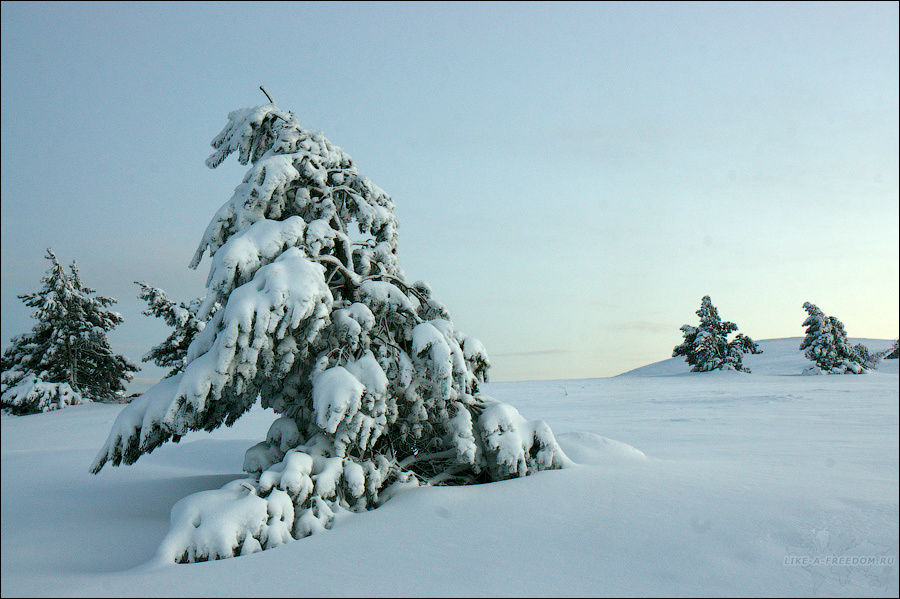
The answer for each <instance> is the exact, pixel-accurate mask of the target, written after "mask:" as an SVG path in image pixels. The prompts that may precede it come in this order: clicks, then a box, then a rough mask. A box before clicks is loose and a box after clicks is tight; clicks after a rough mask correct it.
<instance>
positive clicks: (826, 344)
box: [800, 302, 879, 374]
mask: <svg viewBox="0 0 900 599" xmlns="http://www.w3.org/2000/svg"><path fill="white" fill-rule="evenodd" d="M803 309H804V310H806V313H807V317H806V320H804V321H803V326H804V327H806V335H805V336H804V338H803V341H801V342H800V349H801V350H805V351H804V355H806V357H807V358H809V359H810V360H812V361H813V362H815V366H812V367H810V368H809V369H807V371H806V372H808V373H823V374H862V373H864V372H866V371H867V370H871V369H872V368H874V367H875V365H876V364H877V362H878V359H879V356H877V355H874V354H873V353H872V352H870V351H869V349H868V348H867V347H865V346H864V345H861V344H860V345H857V346H855V347H851V346H850V342H849V341H848V340H847V332H846V331H845V330H844V323H842V322H841V321H840V320H838V319H837V318H835V317H834V316H826V315H825V313H824V312H822V310H820V309H819V307H818V306H816V305H815V304H811V303H810V302H805V303H804V304H803Z"/></svg>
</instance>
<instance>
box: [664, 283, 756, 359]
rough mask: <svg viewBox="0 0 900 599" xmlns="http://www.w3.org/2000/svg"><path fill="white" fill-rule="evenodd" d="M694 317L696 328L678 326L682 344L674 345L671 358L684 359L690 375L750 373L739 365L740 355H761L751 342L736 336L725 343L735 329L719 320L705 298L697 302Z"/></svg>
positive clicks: (748, 338)
mask: <svg viewBox="0 0 900 599" xmlns="http://www.w3.org/2000/svg"><path fill="white" fill-rule="evenodd" d="M697 316H699V317H700V326H696V327H695V326H691V325H689V324H686V325H684V326H682V327H681V332H682V334H683V335H684V342H682V343H681V344H680V345H677V346H675V349H674V350H672V357H678V356H684V357H685V360H686V361H687V363H688V364H690V365H691V371H692V372H708V371H710V370H737V371H740V372H750V369H749V368H747V367H746V366H744V365H743V357H744V353H745V352H747V353H751V354H759V353H762V351H761V350H760V349H759V347H757V345H756V343H754V342H753V339H751V338H750V337H747V336H746V335H744V334H738V335H736V336H735V337H734V339H732V340H731V341H729V340H728V335H730V334H731V333H734V332H736V331H737V330H738V326H737V325H736V324H734V323H733V322H730V321H727V320H726V321H723V320H722V319H721V318H719V311H718V310H717V309H716V307H715V306H714V305H713V304H712V300H710V298H709V296H708V295H705V296H703V299H702V300H700V309H699V310H697Z"/></svg>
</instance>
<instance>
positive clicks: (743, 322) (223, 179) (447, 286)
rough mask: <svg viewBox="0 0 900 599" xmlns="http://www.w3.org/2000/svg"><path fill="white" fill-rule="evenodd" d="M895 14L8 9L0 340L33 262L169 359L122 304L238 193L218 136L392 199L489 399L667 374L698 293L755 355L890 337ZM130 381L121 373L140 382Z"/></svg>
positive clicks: (175, 285)
mask: <svg viewBox="0 0 900 599" xmlns="http://www.w3.org/2000/svg"><path fill="white" fill-rule="evenodd" d="M897 23H898V5H897V3H881V4H861V3H851V4H836V3H827V4H815V3H801V4H774V3H761V4H721V3H715V4H677V3H665V4H636V3H626V4H574V5H573V4H562V3H552V4H483V3H474V4H438V3H427V4H357V3H353V4H336V3H334V4H333V3H326V4H314V3H296V4H295V3H275V4H238V3H225V4H214V3H202V4H187V3H177V4H164V3H152V4H137V3H128V4H99V5H98V4H70V3H65V4H50V3H39V4H29V3H7V2H5V3H3V5H2V42H0V43H2V242H0V247H2V256H0V257H2V298H0V299H2V343H3V346H4V347H6V346H7V345H8V342H9V338H10V337H11V336H13V335H15V334H17V333H21V332H24V331H25V330H28V329H29V328H30V327H31V326H32V324H33V322H32V321H31V320H30V319H29V317H28V310H27V308H26V307H25V306H24V305H22V304H21V302H20V301H19V300H18V299H16V294H20V293H26V292H29V291H32V290H34V289H35V288H36V287H37V285H38V280H39V278H40V276H41V274H42V273H43V271H44V270H45V269H46V262H45V260H44V259H43V254H44V248H45V247H47V246H52V247H53V248H54V250H55V251H56V252H57V254H58V255H59V256H60V258H61V260H63V261H65V262H69V261H71V260H72V259H73V258H75V259H77V260H78V261H79V264H80V266H81V269H82V274H83V278H84V279H85V281H86V282H87V283H88V284H90V285H92V286H94V287H96V288H97V289H98V290H99V291H100V292H102V293H104V294H107V295H112V296H114V297H117V298H118V299H119V304H118V309H119V311H120V312H122V313H123V315H124V316H125V318H126V322H125V323H124V324H123V325H121V326H120V327H119V329H117V331H116V332H115V333H114V334H113V335H112V337H111V338H112V340H113V341H114V346H115V348H116V349H117V350H118V351H121V352H123V353H125V354H126V355H128V356H129V357H131V358H132V359H134V360H137V359H139V358H140V356H141V355H143V354H144V353H145V352H146V351H147V350H148V349H149V347H151V346H152V345H153V344H155V343H157V342H159V341H160V340H161V339H162V338H164V337H165V335H166V329H165V327H164V325H163V324H162V323H160V322H155V321H154V320H153V319H151V318H148V317H145V316H142V315H141V314H140V310H141V309H142V308H143V305H142V303H141V302H140V301H139V300H137V298H136V296H135V292H136V288H135V286H134V285H133V284H132V281H133V280H145V281H147V282H149V283H151V284H155V285H158V286H161V287H163V288H164V289H166V290H167V291H169V293H170V294H171V295H172V296H174V297H178V298H182V299H187V298H190V297H193V296H196V295H199V294H200V293H201V292H202V284H203V282H204V280H205V276H206V268H207V265H208V262H204V263H203V264H201V267H200V270H198V271H197V272H194V271H190V270H188V269H187V263H188V261H189V259H190V257H191V255H192V253H193V250H194V248H195V247H196V244H197V242H198V241H199V239H200V235H201V234H202V232H203V229H204V228H205V226H206V223H207V222H208V220H209V218H210V217H211V216H212V214H213V213H214V212H215V210H216V209H217V208H218V207H219V206H220V205H221V204H222V203H223V202H225V201H226V200H227V199H228V198H229V197H230V195H231V190H232V189H233V188H234V186H235V185H237V184H238V183H239V182H240V179H241V177H242V175H243V172H244V168H243V167H240V166H239V165H237V164H236V163H235V162H234V161H233V160H229V162H227V163H226V164H224V165H223V166H221V167H220V168H218V169H216V170H209V169H207V168H206V167H205V166H204V163H203V161H204V159H205V158H206V156H207V155H208V153H209V146H208V144H209V140H210V139H212V137H213V136H214V135H215V134H216V133H217V132H218V131H219V129H220V128H221V127H222V125H223V124H224V122H225V116H226V114H227V113H228V111H230V110H233V109H235V108H239V107H242V106H249V105H253V104H259V103H263V102H264V97H263V96H262V94H261V93H260V92H259V91H258V90H257V86H258V85H260V84H264V85H266V86H267V87H268V89H269V90H270V91H271V92H272V94H273V95H274V97H275V98H276V100H277V101H278V103H279V105H281V106H282V107H283V108H285V109H289V110H292V111H294V112H295V113H296V114H297V115H298V116H299V117H300V119H301V122H303V123H304V124H305V125H306V126H308V127H310V128H313V129H321V130H323V131H324V132H325V134H326V135H327V136H328V137H329V138H330V139H331V140H332V141H333V142H334V143H336V144H338V145H340V146H342V147H343V148H344V149H345V150H347V152H348V153H350V155H352V156H353V157H354V158H355V159H356V162H357V164H358V166H359V168H360V171H361V172H362V173H364V174H365V175H367V176H368V177H369V178H370V179H372V181H374V182H375V183H376V184H378V185H379V186H381V187H382V188H384V189H385V190H386V191H387V192H388V193H390V194H391V195H392V196H393V197H394V201H395V203H396V206H397V215H398V218H399V221H400V234H401V245H400V252H401V254H400V256H401V263H402V264H403V266H404V268H405V270H406V273H407V275H408V277H410V278H412V279H424V280H426V281H428V282H429V283H430V284H431V285H432V287H433V288H434V289H435V291H436V293H437V294H438V296H439V298H440V299H441V300H442V301H443V302H444V303H445V304H446V305H447V306H448V308H449V309H450V312H451V314H452V315H453V317H454V320H455V322H456V324H457V326H458V328H460V329H462V330H464V331H466V332H467V333H469V334H472V335H474V336H476V337H479V338H480V339H481V340H482V341H483V342H484V343H485V345H486V347H487V349H488V352H489V353H490V354H491V356H492V359H493V361H494V363H495V368H494V371H493V375H494V377H495V379H497V380H509V379H525V378H574V377H591V376H605V375H613V374H617V373H619V372H622V371H624V370H627V369H630V368H633V367H637V366H641V365H643V364H646V363H648V362H653V361H656V360H660V359H664V358H666V357H668V356H669V355H670V354H671V350H672V347H673V346H674V345H675V344H676V343H678V342H679V340H680V337H681V335H680V332H679V330H678V329H679V327H680V326H681V325H682V324H683V323H686V322H690V323H694V322H695V319H696V317H695V315H694V311H695V310H696V309H697V308H698V306H699V303H700V297H701V296H703V295H705V294H710V295H711V296H712V299H713V303H714V304H716V305H717V306H718V307H719V311H720V314H721V315H722V316H723V318H726V319H729V320H733V321H735V322H736V323H737V324H738V325H739V326H740V328H741V331H743V332H745V333H747V334H749V335H751V336H752V337H754V338H770V337H788V336H798V335H800V334H802V328H801V326H800V325H801V322H802V321H803V318H804V316H805V313H804V312H803V310H802V309H801V305H802V304H803V302H804V301H807V300H809V301H812V302H814V303H816V304H818V305H819V306H820V307H821V308H822V309H823V310H824V311H825V312H827V313H829V314H834V315H836V316H838V317H839V318H841V319H842V320H843V321H844V324H845V325H846V327H847V330H848V332H849V333H850V335H851V336H859V337H882V338H886V337H896V336H897V334H898V208H897V204H898V76H897V73H898V26H897ZM159 373H160V371H159V369H156V368H153V367H147V368H145V370H144V371H143V372H142V373H139V375H138V376H139V377H142V378H144V379H151V378H154V377H157V376H158V375H159Z"/></svg>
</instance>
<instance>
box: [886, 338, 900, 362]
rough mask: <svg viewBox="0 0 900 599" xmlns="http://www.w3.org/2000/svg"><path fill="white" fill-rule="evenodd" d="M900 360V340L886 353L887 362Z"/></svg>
mask: <svg viewBox="0 0 900 599" xmlns="http://www.w3.org/2000/svg"><path fill="white" fill-rule="evenodd" d="M897 358H900V339H898V340H895V341H894V345H892V346H891V347H890V348H889V349H888V350H887V352H886V353H885V356H884V359H885V360H896V359H897Z"/></svg>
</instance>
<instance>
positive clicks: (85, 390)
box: [0, 249, 138, 414]
mask: <svg viewBox="0 0 900 599" xmlns="http://www.w3.org/2000/svg"><path fill="white" fill-rule="evenodd" d="M46 258H47V259H48V260H49V261H50V268H49V270H48V271H47V273H46V274H45V275H44V277H43V278H42V279H41V282H42V287H41V289H40V290H39V291H37V292H35V293H30V294H27V295H20V296H19V298H20V299H21V300H23V301H24V302H25V305H26V306H28V307H30V308H34V312H33V313H32V316H33V317H34V318H35V319H37V321H38V322H37V324H36V325H35V326H34V328H33V329H32V330H31V332H30V333H26V334H24V335H19V336H17V337H15V338H13V340H12V346H11V347H10V348H9V349H7V350H6V351H5V352H4V354H3V358H2V363H3V364H2V366H3V375H2V395H0V404H2V405H3V407H4V408H7V409H9V410H10V411H12V412H13V413H19V414H27V413H34V412H41V411H47V410H52V409H58V408H61V407H64V406H65V405H68V404H73V403H81V402H82V401H85V400H86V399H87V398H91V399H95V400H101V401H106V400H115V399H118V398H119V397H120V396H121V392H122V391H124V390H125V386H124V382H127V381H129V380H131V376H132V375H131V373H132V372H135V371H137V370H138V368H137V366H135V365H134V364H132V363H131V362H130V361H129V360H128V359H127V358H125V357H124V356H121V355H118V354H115V353H114V352H113V351H112V349H111V347H110V345H109V340H108V339H107V338H106V333H107V332H108V331H110V330H112V329H113V328H114V327H115V326H116V325H118V324H119V323H121V322H122V316H121V315H119V314H118V313H116V312H113V311H112V310H109V309H108V307H109V306H110V305H112V304H113V303H115V301H116V300H114V299H112V298H109V297H104V296H99V295H98V296H94V293H95V290H94V289H91V288H89V287H87V286H85V285H84V283H83V282H82V281H81V277H80V276H79V272H78V267H77V265H76V264H75V262H74V261H73V262H72V265H71V266H70V267H69V268H70V272H69V273H66V271H65V269H63V267H62V266H61V265H60V263H59V260H58V259H57V258H56V254H54V253H53V251H52V250H49V249H48V250H47V256H46Z"/></svg>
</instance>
